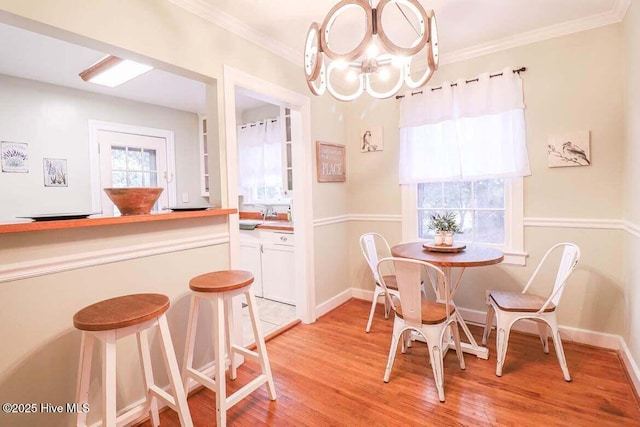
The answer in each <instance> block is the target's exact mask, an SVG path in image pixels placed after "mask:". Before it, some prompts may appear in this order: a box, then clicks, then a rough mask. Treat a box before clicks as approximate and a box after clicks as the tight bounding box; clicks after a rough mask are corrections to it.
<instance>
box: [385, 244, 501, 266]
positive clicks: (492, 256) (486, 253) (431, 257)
mask: <svg viewBox="0 0 640 427" xmlns="http://www.w3.org/2000/svg"><path fill="white" fill-rule="evenodd" d="M423 243H424V242H411V243H402V244H400V245H396V246H394V247H392V248H391V254H392V255H393V256H395V257H399V258H410V259H417V260H420V261H427V262H430V263H432V264H435V265H438V266H440V267H480V266H483V265H492V264H498V263H500V262H502V260H503V259H504V253H502V251H501V250H499V249H495V248H488V247H486V246H480V245H474V244H467V247H466V249H464V250H463V251H461V252H456V253H445V252H431V251H428V250H426V249H425V248H424V247H423V246H422V244H423Z"/></svg>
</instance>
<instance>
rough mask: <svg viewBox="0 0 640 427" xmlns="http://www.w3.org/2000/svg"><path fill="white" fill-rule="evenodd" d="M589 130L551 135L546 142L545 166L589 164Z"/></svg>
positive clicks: (557, 166)
mask: <svg viewBox="0 0 640 427" xmlns="http://www.w3.org/2000/svg"><path fill="white" fill-rule="evenodd" d="M590 164H591V150H590V149H589V131H588V130H584V131H579V132H570V133H561V134H556V135H551V136H550V137H549V140H548V144H547V166H548V167H550V168H559V167H566V166H589V165H590Z"/></svg>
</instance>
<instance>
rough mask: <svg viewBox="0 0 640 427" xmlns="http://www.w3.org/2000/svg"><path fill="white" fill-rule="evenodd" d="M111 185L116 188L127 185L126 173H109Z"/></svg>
mask: <svg viewBox="0 0 640 427" xmlns="http://www.w3.org/2000/svg"><path fill="white" fill-rule="evenodd" d="M111 186H112V187H116V188H122V187H126V186H127V173H126V172H115V171H114V172H113V173H112V174H111Z"/></svg>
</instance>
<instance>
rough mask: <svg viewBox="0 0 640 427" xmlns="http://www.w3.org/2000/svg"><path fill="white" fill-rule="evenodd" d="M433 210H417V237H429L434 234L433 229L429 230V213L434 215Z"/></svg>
mask: <svg viewBox="0 0 640 427" xmlns="http://www.w3.org/2000/svg"><path fill="white" fill-rule="evenodd" d="M436 212H437V211H435V210H426V209H420V210H418V238H420V239H431V238H433V236H434V235H435V233H434V231H433V230H429V220H430V218H431V215H434V214H435V213H436Z"/></svg>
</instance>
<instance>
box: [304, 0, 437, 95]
mask: <svg viewBox="0 0 640 427" xmlns="http://www.w3.org/2000/svg"><path fill="white" fill-rule="evenodd" d="M357 8H360V9H361V10H362V11H363V12H364V19H365V22H364V35H362V36H361V39H360V40H356V41H355V42H357V45H356V47H355V48H353V49H352V50H350V51H348V52H338V51H336V50H334V49H335V48H334V46H333V45H334V43H333V41H334V40H333V37H334V35H333V34H332V32H331V30H332V28H333V26H334V24H335V23H336V21H337V20H338V19H339V18H341V16H342V15H343V14H344V12H345V11H347V10H349V9H357ZM396 8H397V9H398V10H400V12H401V14H402V17H401V18H399V19H401V22H400V24H401V25H405V26H408V27H410V30H409V31H410V32H411V33H415V34H416V38H415V40H413V42H411V43H410V44H409V45H408V46H399V45H397V44H396V43H394V41H393V40H392V39H391V38H390V37H389V36H388V35H387V33H386V32H385V28H384V25H383V16H386V15H385V13H388V12H390V11H391V12H393V11H394V9H396ZM352 16H353V15H352ZM396 18H397V16H396ZM384 22H387V24H388V23H389V22H390V18H387V19H385V20H384ZM414 23H417V25H414ZM349 25H350V27H357V25H353V23H351V22H349ZM336 37H338V36H336ZM305 40H306V41H305V56H304V68H305V76H306V80H307V86H309V90H310V91H311V92H312V93H313V94H314V95H322V94H324V92H325V91H328V92H329V94H331V96H333V97H335V98H336V99H339V100H341V101H352V100H354V99H356V98H357V97H359V96H360V95H361V94H362V93H363V92H367V93H368V94H369V95H371V96H373V97H375V98H388V97H391V96H393V95H395V94H396V93H397V92H398V91H399V90H400V89H401V88H402V87H403V86H406V87H407V88H410V89H416V88H419V87H422V86H424V85H426V84H427V82H429V80H430V79H431V77H432V76H433V74H434V72H435V71H436V70H437V69H438V64H439V49H438V30H437V25H436V18H435V14H434V12H433V11H432V10H429V11H425V9H424V8H423V7H422V5H421V4H420V3H419V2H418V0H379V1H378V2H377V5H376V7H375V8H374V7H373V5H372V4H370V2H368V1H366V0H342V1H340V2H339V3H337V4H336V5H335V6H333V8H332V9H331V10H330V11H329V13H328V14H327V16H326V17H325V19H324V21H323V23H322V25H319V24H318V23H316V22H313V23H312V24H311V26H310V28H309V31H308V33H307V37H306V39H305ZM347 44H348V45H349V44H350V45H354V43H347ZM337 45H340V43H337ZM422 51H426V64H427V66H426V69H425V71H424V72H423V73H421V76H420V77H419V78H418V79H417V80H414V79H413V77H412V75H414V76H415V75H416V74H417V72H416V71H417V70H412V69H411V66H412V64H413V63H414V62H419V61H414V60H413V59H414V58H415V57H416V56H417V55H418V54H419V53H420V52H422ZM347 67H349V68H350V70H349V71H348V72H346V73H345V72H342V73H337V74H336V75H335V77H334V78H333V79H332V78H330V76H331V73H332V71H333V70H344V69H346V68H347ZM390 67H393V68H395V69H396V70H397V73H396V72H394V76H395V75H397V76H398V80H397V81H395V77H394V81H395V83H391V84H392V85H393V87H391V88H389V86H390V85H391V84H389V83H387V84H386V85H385V84H382V85H381V84H379V83H376V82H386V81H388V80H390V78H391V68H390ZM340 79H342V81H343V82H345V83H347V82H348V83H351V85H350V86H351V87H352V86H353V83H354V82H355V81H358V83H359V86H358V87H357V88H356V90H355V91H353V92H352V93H349V94H346V93H343V92H341V91H340V90H339V89H340V88H339V87H341V86H343V85H341V84H340ZM372 83H374V85H375V86H376V88H373V87H372ZM335 85H337V86H339V87H336V86H335ZM344 86H345V87H346V85H344ZM381 86H382V88H381Z"/></svg>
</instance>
